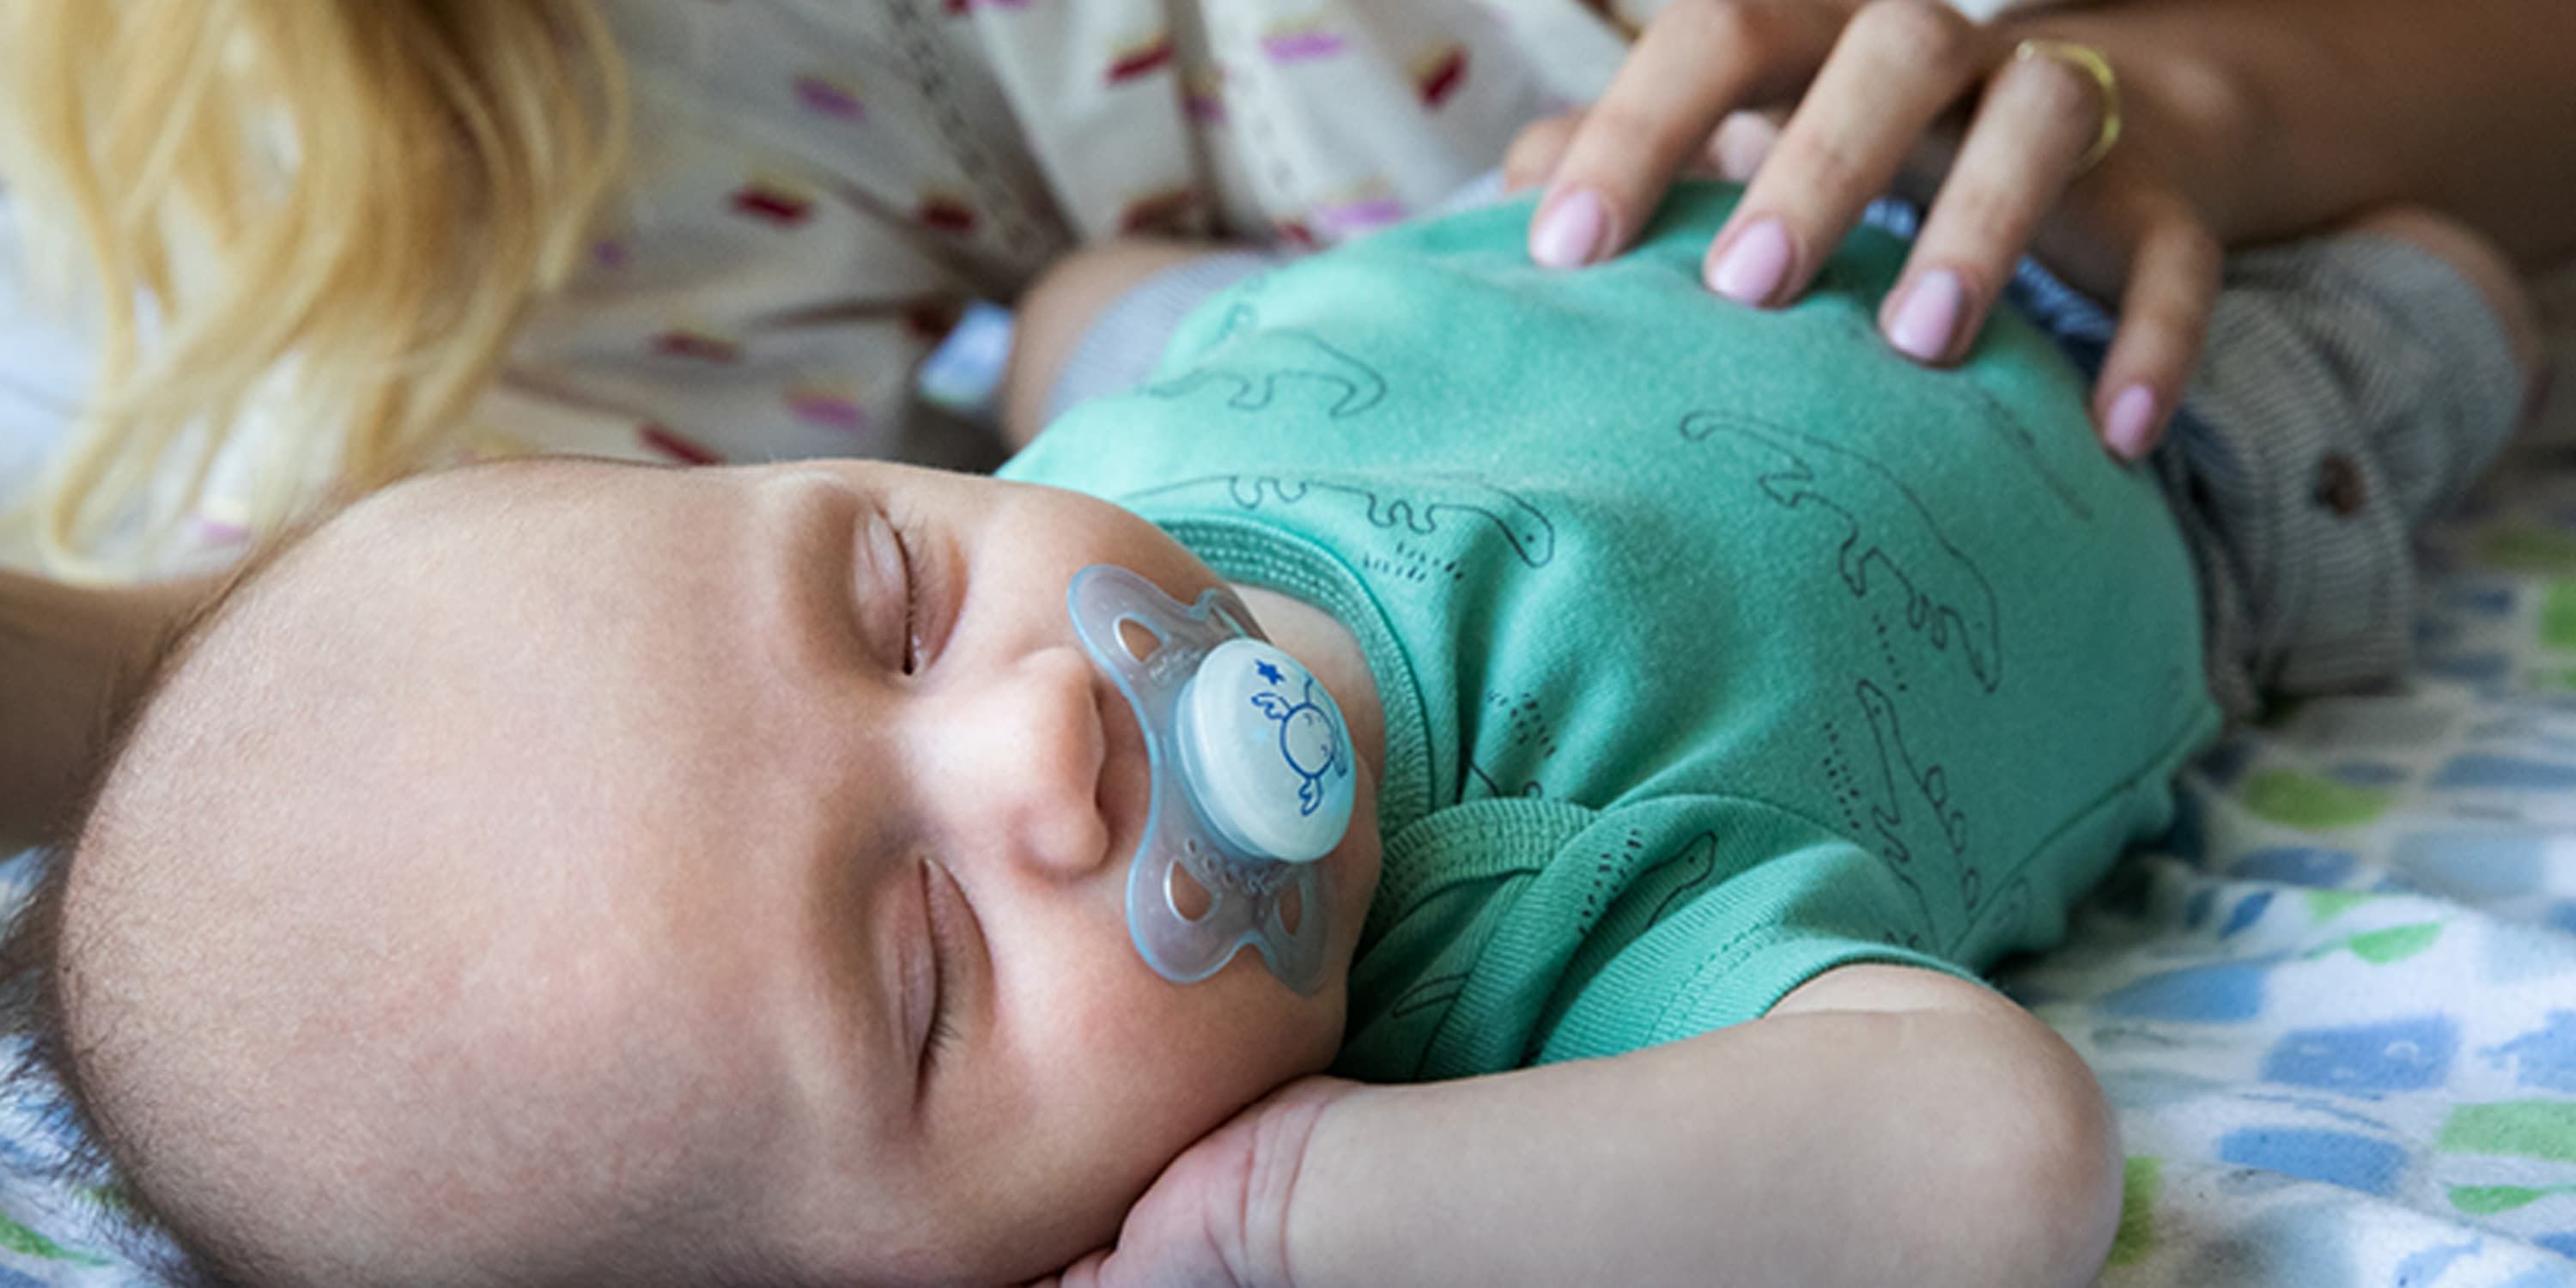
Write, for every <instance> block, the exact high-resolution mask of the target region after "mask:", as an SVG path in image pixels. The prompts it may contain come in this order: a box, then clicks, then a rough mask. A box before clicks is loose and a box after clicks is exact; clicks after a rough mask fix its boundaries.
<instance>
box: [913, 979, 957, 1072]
mask: <svg viewBox="0 0 2576 1288" xmlns="http://www.w3.org/2000/svg"><path fill="white" fill-rule="evenodd" d="M940 994H941V996H940V998H939V1000H938V1001H936V1002H933V1003H932V1004H931V1007H930V1040H929V1041H927V1042H924V1043H923V1044H922V1047H921V1062H922V1064H924V1065H925V1066H927V1065H936V1064H938V1063H939V1062H940V1057H941V1056H943V1055H945V1054H947V1052H948V1048H949V1045H950V1044H951V1043H954V1042H955V1041H956V1040H957V1022H956V1020H954V1019H953V1018H951V1017H950V1016H949V1014H948V998H947V990H946V989H944V988H943V989H941V990H940Z"/></svg>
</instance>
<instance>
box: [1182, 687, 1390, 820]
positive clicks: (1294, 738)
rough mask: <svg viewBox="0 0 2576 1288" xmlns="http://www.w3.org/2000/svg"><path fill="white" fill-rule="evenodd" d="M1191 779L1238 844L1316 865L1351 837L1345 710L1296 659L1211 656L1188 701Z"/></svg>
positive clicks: (1205, 806) (1185, 751) (1186, 756)
mask: <svg viewBox="0 0 2576 1288" xmlns="http://www.w3.org/2000/svg"><path fill="white" fill-rule="evenodd" d="M1177 714H1178V716H1179V720H1178V722H1177V723H1178V726H1179V727H1178V729H1177V732H1178V733H1179V735H1180V736H1179V739H1178V742H1179V744H1180V752H1181V757H1180V758H1181V769H1182V772H1183V773H1185V774H1186V775H1188V776H1189V779H1190V783H1191V785H1192V786H1193V787H1194V788H1195V789H1196V791H1195V793H1194V794H1195V796H1196V797H1197V800H1198V803H1199V807H1200V808H1201V810H1202V811H1204V812H1205V813H1206V815H1207V818H1208V822H1209V823H1210V824H1211V825H1213V826H1214V827H1215V828H1216V829H1217V831H1218V832H1219V833H1220V834H1221V835H1223V836H1224V837H1225V838H1226V840H1228V841H1229V842H1231V843H1233V844H1235V845H1237V846H1240V847H1242V848H1243V849H1245V850H1249V851H1251V852H1252V853H1254V854H1258V855H1263V856H1267V857H1269V858H1272V859H1276V860H1279V861H1281V862H1285V863H1309V862H1312V861H1314V860H1316V859H1320V858H1322V857H1324V856H1325V855H1326V854H1328V853H1330V852H1331V851H1332V848H1333V847H1334V846H1335V845H1338V844H1340V843H1341V839H1342V834H1343V833H1344V832H1346V831H1348V830H1349V829H1350V823H1351V802H1352V799H1353V781H1352V775H1351V758H1352V757H1351V739H1350V733H1349V730H1348V728H1347V727H1346V726H1345V725H1344V724H1343V721H1342V711H1341V708H1340V707H1339V706H1337V705H1335V704H1334V702H1333V695H1332V694H1330V693H1328V692H1326V691H1325V689H1324V686H1323V684H1322V682H1320V681H1318V680H1317V679H1316V678H1315V677H1314V675H1313V674H1311V673H1310V672H1308V671H1307V670H1306V668H1305V667H1304V666H1302V665H1299V664H1298V662H1297V659H1295V658H1293V657H1290V656H1289V655H1288V653H1287V652H1286V651H1285V650H1283V649H1280V648H1279V647H1277V646H1276V645H1273V644H1270V643H1267V642H1265V641H1262V640H1256V639H1249V638H1240V639H1232V640H1228V641H1226V642H1225V643H1223V644H1220V645H1218V646H1216V647H1215V648H1214V649H1211V650H1209V652H1208V654H1207V656H1206V658H1205V659H1203V660H1202V661H1201V662H1200V663H1199V667H1198V672H1197V674H1195V675H1193V676H1192V677H1190V682H1189V687H1188V688H1187V690H1186V691H1184V692H1183V693H1182V694H1181V701H1180V709H1179V711H1178V713H1177Z"/></svg>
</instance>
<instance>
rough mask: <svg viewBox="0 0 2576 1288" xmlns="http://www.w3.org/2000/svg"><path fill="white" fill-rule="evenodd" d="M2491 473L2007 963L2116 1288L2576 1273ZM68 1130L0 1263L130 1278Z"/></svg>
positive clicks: (2574, 619)
mask: <svg viewBox="0 0 2576 1288" xmlns="http://www.w3.org/2000/svg"><path fill="white" fill-rule="evenodd" d="M2499 473H2500V476H2501V477H2500V478H2499V480H2498V481H2496V482H2494V483H2491V484H2490V485H2489V486H2488V487H2487V488H2486V489H2484V490H2483V491H2482V492H2481V493H2480V495H2479V496H2478V497H2477V498H2476V499H2475V501H2474V502H2473V503H2472V507H2471V509H2470V511H2469V512H2468V513H2466V514H2465V515H2463V516H2462V517H2460V518H2459V519H2457V520H2456V521H2454V522H2451V523H2448V524H2446V525H2444V526H2443V527H2442V528H2441V529H2440V530H2438V531H2437V532H2436V533H2434V534H2433V536H2432V537H2431V539H2430V540H2429V541H2428V542H2427V548H2426V558H2427V560H2428V561H2429V564H2430V567H2431V570H2432V571H2431V575H2430V579H2429V593H2428V596H2427V600H2428V602H2427V605H2426V611H2425V613H2424V616H2423V620H2422V622H2421V624H2420V627H2419V635H2420V644H2421V660H2420V662H2419V664H2418V666H2417V668H2416V672H2415V675H2414V677H2413V678H2412V680H2411V681H2410V682H2409V683H2407V684H2406V685H2405V686H2403V688H2401V689H2399V690H2396V691H2392V692H2389V693H2385V694H2377V695H2371V696H2361V697H2348V698H2338V699H2334V700H2328V701H2316V702H2310V703H2307V704H2305V705H2303V706H2300V707H2298V708H2296V709H2295V710H2292V711H2289V712H2286V713H2283V714H2282V715H2280V716H2279V717H2278V718H2276V719H2274V720H2272V721H2270V722H2268V723H2266V724H2265V725H2264V726H2262V727H2259V728H2255V729H2250V730H2247V731H2244V732H2242V733H2239V734H2237V735H2235V736H2233V737H2232V738H2230V739H2229V740H2228V741H2227V742H2226V743H2224V744H2223V745H2221V746H2220V747H2219V748H2217V749H2216V750H2215V751H2214V752H2213V753H2212V754H2210V755H2209V756H2208V757H2207V758H2206V759H2204V760H2203V761H2202V762H2201V763H2200V764H2198V765H2197V766H2196V767H2194V768H2193V769H2192V771H2191V772H2190V774H2189V775H2188V776H2187V778H2186V779H2185V781H2184V783H2183V797H2184V809H2183V813H2182V821H2181V822H2180V824H2178V825H2177V826H2176V828H2175V829H2174V831H2173V833H2172V834H2171V835H2170V836H2169V837H2168V838H2167V839H2166V840H2165V841H2164V842H2163V843H2162V844H2160V845H2158V846H2156V847H2154V848H2152V849H2150V850H2147V851H2143V852H2141V853H2139V854H2136V855H2133V856H2131V858H2130V859H2129V860H2128V861H2127V862H2126V863H2124V864H2123V865H2122V866H2121V867H2120V869H2119V870H2118V871H2117V873H2116V874H2115V876H2114V877H2113V878H2112V880H2111V881H2110V882H2109V883H2107V884H2106V885H2105V886H2104V888H2103V889H2101V890H2100V891H2098V892H2096V893H2095V895H2094V896H2093V897H2092V898H2091V899H2090V900H2089V901H2087V903H2086V904H2085V906H2084V907H2083V908H2082V909H2081V910H2080V911H2079V913H2078V916H2077V918H2076V921H2075V933H2074V937H2073V939H2072V940H2071V941H2070V943H2069V944H2068V945H2067V946H2066V947H2065V948H2063V949H2061V950H2059V951H2057V952H2055V953H2052V954H2049V955H2048V956H2046V957H2043V958H2038V959H2035V960H2032V961H2028V962H2025V963H2021V964H2018V965H2017V966H2015V967H2014V968H2013V969H2011V970H2009V971H2008V972H2007V973H2006V975H2005V983H2006V985H2007V987H2008V988H2009V989H2010V990H2011V991H2012V992H2013V993H2014V994H2015V995H2016V996H2018V997H2020V998H2021V999H2022V1000H2023V1001H2024V1002H2026V1003H2027V1004H2029V1005H2030V1006H2031V1007H2032V1008H2033V1009H2034V1010H2036V1011H2037V1012H2038V1013H2039V1014H2040V1015H2041V1016H2042V1017H2043V1018H2045V1019H2046V1020H2047V1021H2048V1022H2049V1023H2050V1024H2051V1025H2053V1026H2055V1027H2056V1028H2057V1029H2058V1031H2059V1032H2061V1033H2064V1034H2065V1035H2066V1037H2067V1038H2068V1040H2069V1041H2071V1042H2073V1043H2074V1044H2075V1046H2076V1048H2077V1049H2078V1050H2080V1051H2082V1052H2083V1053H2084V1056H2085V1058H2086V1059H2088V1060H2090V1061H2091V1062H2092V1064H2093V1067H2094V1069H2095V1070H2096V1071H2097V1072H2098V1073H2099V1074H2100V1075H2101V1077H2102V1081H2103V1084H2104V1086H2105V1087H2106V1088H2107V1089H2108V1090H2109V1092H2110V1096H2111V1100H2112V1102H2113V1103H2114V1104H2115V1105H2116V1106H2117V1107H2118V1110H2119V1115H2120V1124H2121V1129H2122V1132H2123V1134H2124V1136H2125V1139H2126V1146H2127V1155H2128V1164H2127V1168H2128V1204H2127V1209H2126V1212H2125V1214H2124V1216H2123V1218H2122V1223H2121V1230H2120V1236H2119V1240H2118V1242H2117V1244H2116V1245H2115V1247H2114V1248H2113V1251H2112V1256H2111V1265H2110V1268H2109V1269H2108V1270H2107V1271H2106V1272H2105V1274H2104V1276H2103V1281H2102V1282H2103V1283H2104V1284H2106V1285H2109V1286H2111V1288H2151V1286H2153V1288H2163V1286H2166V1285H2171V1286H2173V1288H2209V1286H2213V1285H2263V1286H2267V1288H2269V1286H2273V1285H2278V1286H2280V1288H2338V1286H2340V1285H2374V1286H2380V1285H2387V1286H2395V1285H2404V1286H2405V1288H2435V1286H2438V1288H2560V1286H2565V1288H2576V455H2564V456H2560V457H2557V458H2554V459H2552V460H2549V461H2547V462H2545V463H2539V464H2535V462H2534V461H2532V460H2528V459H2527V460H2524V461H2521V462H2518V463H2514V464H2512V465H2509V466H2508V468H2507V469H2505V470H2503V471H2500V472H2499ZM6 876H8V874H7V873H6V872H5V871H0V877H6ZM59 1149H60V1142H59V1141H58V1140H57V1139H56V1138H55V1137H54V1136H53V1135H52V1133H51V1132H50V1130H49V1129H48V1127H47V1125H46V1123H45V1120H44V1119H43V1117H42V1115H41V1114H37V1113H32V1112H31V1111H30V1110H29V1109H28V1108H27V1107H26V1106H24V1105H15V1106H0V1288H16V1286H17V1285H23V1284H57V1285H82V1286H85V1288H86V1286H92V1285H129V1284H138V1283H145V1282H149V1281H148V1280H147V1279H145V1278H144V1277H143V1276H142V1275H141V1274H140V1273H139V1272H137V1271H135V1270H133V1269H131V1268H130V1267H129V1266H128V1265H127V1264H126V1263H125V1262H124V1261H123V1260H122V1259H120V1258H119V1257H117V1256H115V1255H114V1254H113V1253H112V1252H111V1251H109V1249H110V1248H111V1246H112V1245H110V1244H109V1243H108V1242H107V1241H106V1240H105V1239H104V1238H103V1237H102V1236H101V1234H100V1233H99V1228H98V1223H97V1220H96V1215H97V1207H98V1204H97V1201H96V1200H94V1199H92V1198H90V1197H88V1195H87V1194H86V1193H85V1192H84V1191H82V1190H80V1189H78V1188H77V1187H66V1186H61V1185H53V1184H47V1183H44V1182H42V1181H39V1180H35V1179H32V1178H33V1177H35V1176H36V1175H37V1174H38V1173H40V1172H42V1171H43V1170H44V1168H45V1165H46V1164H47V1163H48V1162H49V1161H51V1160H52V1159H54V1158H56V1157H58V1151H59Z"/></svg>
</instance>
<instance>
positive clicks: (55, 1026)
mask: <svg viewBox="0 0 2576 1288" xmlns="http://www.w3.org/2000/svg"><path fill="white" fill-rule="evenodd" d="M265 562H266V560H265V559H261V560H255V561H250V562H246V563H245V564H244V566H243V568H242V569H241V570H240V572H238V573H236V574H235V575H233V576H232V577H229V578H227V579H226V580H225V582H224V584H223V586H222V587H221V588H220V589H219V590H217V591H216V592H215V593H214V594H212V595H211V596H209V597H208V598H207V599H206V600H205V601H204V602H203V603H202V604H200V605H199V606H198V607H196V608H195V609H194V610H192V611H190V612H188V613H187V614H185V615H184V616H183V617H182V618H181V619H179V620H178V621H176V622H175V623H173V624H172V625H171V626H170V627H169V628H168V629H167V630H165V631H164V632H163V634H162V635H161V637H160V638H159V639H158V641H157V642H156V643H155V644H154V646H153V647H152V648H150V649H149V650H147V651H146V652H145V653H144V654H143V655H142V656H141V657H139V658H135V659H131V660H129V661H128V662H127V663H126V664H125V665H123V666H122V667H120V668H119V670H118V672H117V673H116V675H115V676H114V678H113V679H112V680H111V682H110V684H109V686H108V695H109V696H108V699H107V701H106V702H105V703H104V705H103V709H102V710H101V711H99V712H98V713H97V715H96V720H97V724H96V736H95V737H93V738H92V739H91V741H90V745H91V746H92V747H94V748H95V749H96V751H95V752H94V754H93V755H92V757H91V762H92V763H90V764H89V765H87V766H85V767H84V770H83V773H82V777H81V783H82V786H81V787H80V788H79V790H77V791H76V792H74V793H73V794H72V797H71V801H72V808H71V809H70V810H69V811H68V812H67V813H66V815H65V816H64V817H63V818H62V819H61V820H60V821H58V822H57V823H56V824H55V825H54V826H52V827H50V828H48V829H47V832H46V836H45V838H44V843H43V844H40V845H39V846H38V848H36V849H34V850H30V851H28V852H27V853H25V854H23V855H21V856H19V857H18V858H16V859H15V860H12V861H11V862H13V863H16V864H21V865H28V866H30V867H32V869H33V872H34V876H33V880H32V882H29V883H27V885H26V887H25V894H24V895H23V897H22V898H20V899H19V900H18V902H17V905H16V906H15V907H14V908H6V907H0V1101H5V1102H6V1103H7V1104H8V1105H10V1106H12V1107H14V1109H15V1114H14V1117H15V1118H16V1119H17V1120H18V1121H19V1122H20V1123H23V1124H26V1125H28V1126H30V1127H32V1128H34V1129H36V1130H39V1131H41V1132H42V1133H43V1135H44V1136H45V1137H47V1140H46V1141H44V1142H43V1144H42V1146H41V1147H40V1148H39V1149H35V1150H26V1151H20V1154H19V1157H20V1159H21V1160H22V1161H19V1162H17V1163H15V1164H14V1166H17V1167H18V1168H20V1169H21V1170H22V1171H24V1172H27V1173H28V1174H30V1175H31V1177H32V1178H33V1179H36V1180H40V1181H42V1182H44V1183H46V1184H47V1185H49V1186H51V1187H52V1188H54V1189H55V1190H56V1191H57V1192H61V1193H67V1194H77V1195H80V1196H82V1197H84V1198H86V1199H87V1200H89V1201H90V1202H91V1203H93V1204H94V1205H95V1206H96V1208H97V1213H96V1215H97V1216H98V1217H99V1218H100V1219H99V1220H98V1221H97V1222H96V1229H97V1230H98V1231H99V1232H100V1233H102V1234H104V1235H106V1236H107V1237H108V1238H109V1239H110V1240H111V1241H112V1243H113V1244H114V1251H115V1252H117V1253H118V1254H119V1255H121V1256H123V1257H124V1258H125V1259H126V1260H127V1261H129V1262H132V1263H133V1264H135V1265H137V1266H140V1267H142V1268H143V1269H145V1270H147V1271H150V1272H152V1273H153V1274H155V1275H157V1276H159V1277H160V1278H161V1279H162V1281H163V1282H165V1283H170V1284H174V1285H182V1286H183V1288H228V1286H229V1285H232V1284H235V1283H241V1282H246V1281H245V1280H242V1279H240V1278H238V1277H236V1276H232V1275H228V1274H225V1273H223V1272H221V1271H219V1270H217V1269H216V1267H218V1266H220V1265H222V1264H224V1262H225V1260H226V1258H224V1257H223V1256H222V1255H221V1254H220V1253H219V1252H218V1251H217V1250H216V1249H214V1248H212V1247H209V1246H207V1245H206V1244H205V1242H204V1241H202V1240H200V1239H198V1238H196V1237H195V1236H193V1235H192V1234H191V1232H189V1231H187V1230H185V1229H183V1228H181V1227H180V1226H179V1225H177V1224H174V1223H173V1222H171V1221H169V1220H168V1219H166V1218H165V1217H164V1215H163V1214H162V1213H161V1212H160V1211H159V1210H158V1208H157V1206H156V1205H155V1204H154V1203H153V1201H152V1199H151V1197H150V1195H149V1193H148V1187H145V1186H137V1185H135V1184H134V1183H133V1179H134V1178H133V1177H132V1176H131V1175H130V1174H129V1173H128V1171H127V1169H126V1168H124V1167H123V1166H122V1165H121V1160H122V1158H124V1157H126V1156H127V1151H125V1150H124V1149H122V1148H120V1143H121V1142H120V1140H119V1138H118V1137H117V1135H116V1134H115V1131H114V1125H113V1124H112V1123H111V1122H110V1121H108V1120H107V1118H106V1117H105V1116H104V1115H102V1114H101V1113H100V1112H99V1109H98V1106H97V1104H96V1102H95V1101H94V1099H93V1098H92V1096H91V1094H90V1088H89V1084H88V1082H87V1081H86V1079H85V1078H84V1077H83V1069H84V1063H83V1055H84V1053H83V1052H81V1051H80V1050H78V1049H76V1048H75V1047H74V1045H73V1043H72V1040H71V1026H70V1023H69V1017H68V1014H67V1012H66V1008H65V999H66V997H67V995H68V994H69V992H70V989H69V988H68V987H67V984H68V982H69V981H68V976H67V974H66V972H67V971H68V970H69V969H70V962H71V955H70V954H69V953H68V952H66V951H65V949H66V945H65V943H64V935H63V909H64V903H65V900H66V896H67V895H68V893H69V891H70V889H71V879H72V871H73V868H74V867H75V866H76V865H77V863H78V862H79V856H80V849H81V845H80V842H81V839H82V838H83V837H84V836H85V835H87V834H88V832H89V829H90V822H91V820H92V818H93V817H94V816H95V815H96V813H97V808H98V801H99V798H100V796H101V794H102V793H103V791H104V790H105V787H106V784H107V781H108V778H109V775H110V774H111V773H112V772H113V771H114V769H115V767H116V764H117V762H118V760H119V759H121V758H122V756H123V754H124V751H125V748H126V746H127V745H128V744H129V743H130V742H131V741H132V739H133V736H134V730H135V727H136V726H137V725H138V724H139V723H140V722H141V720H142V717H143V713H144V712H145V711H147V710H148V709H150V707H151V705H152V702H153V699H154V698H155V697H157V696H158V695H159V693H160V692H161V690H162V688H163V687H164V686H165V685H166V684H167V683H168V681H169V678H170V676H171V675H172V674H173V673H174V672H175V671H176V670H177V669H178V667H179V665H180V664H181V663H182V662H183V661H184V660H185V658H186V656H187V654H188V652H189V651H190V648H191V646H192V645H193V644H194V643H195V641H196V640H197V639H199V638H200V637H201V636H202V635H203V634H204V632H205V630H206V629H207V627H208V626H209V625H210V624H211V623H212V622H213V621H214V619H215V618H216V617H217V616H218V615H219V614H220V613H221V612H222V610H223V608H224V606H225V605H226V604H227V603H229V602H230V600H231V598H232V593H233V591H234V590H235V589H237V588H238V587H239V586H240V585H241V584H242V583H243V582H245V581H247V580H248V579H249V577H250V576H251V575H252V574H254V573H255V572H256V571H257V567H256V566H255V565H257V564H264V563H265ZM21 875H22V877H23V874H21Z"/></svg>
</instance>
